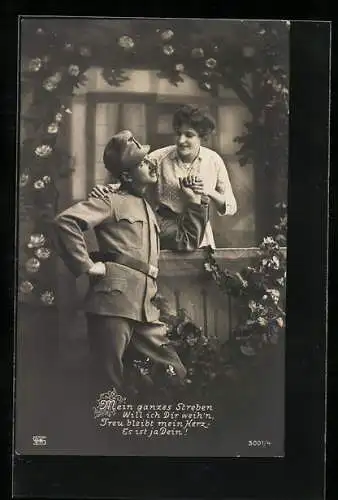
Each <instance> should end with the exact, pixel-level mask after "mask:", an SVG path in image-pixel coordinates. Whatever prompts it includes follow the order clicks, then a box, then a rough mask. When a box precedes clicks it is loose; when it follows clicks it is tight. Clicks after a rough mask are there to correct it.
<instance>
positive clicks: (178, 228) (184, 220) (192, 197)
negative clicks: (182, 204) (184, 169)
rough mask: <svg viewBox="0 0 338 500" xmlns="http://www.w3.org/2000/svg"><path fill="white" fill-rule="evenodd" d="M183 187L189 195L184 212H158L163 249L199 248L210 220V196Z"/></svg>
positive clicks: (188, 249) (189, 249) (185, 249)
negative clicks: (197, 193)
mask: <svg viewBox="0 0 338 500" xmlns="http://www.w3.org/2000/svg"><path fill="white" fill-rule="evenodd" d="M181 189H182V190H183V191H184V192H185V194H186V196H187V204H186V208H185V210H184V212H183V213H182V214H175V213H173V212H170V211H168V212H167V214H165V215H164V214H163V213H162V214H161V212H159V213H157V219H158V223H159V226H160V230H161V231H160V242H161V248H162V249H163V250H176V251H194V250H196V249H197V248H199V246H200V244H201V242H202V239H203V236H204V233H205V228H206V225H207V222H208V220H209V198H208V197H207V196H200V195H196V194H195V193H194V192H193V191H192V190H191V189H189V188H187V187H184V186H183V185H182V183H181Z"/></svg>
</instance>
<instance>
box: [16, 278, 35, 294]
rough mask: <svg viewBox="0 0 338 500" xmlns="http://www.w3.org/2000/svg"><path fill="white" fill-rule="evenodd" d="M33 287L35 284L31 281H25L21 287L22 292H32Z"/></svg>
mask: <svg viewBox="0 0 338 500" xmlns="http://www.w3.org/2000/svg"><path fill="white" fill-rule="evenodd" d="M33 289H34V286H33V285H32V283H31V282H30V281H23V282H22V283H21V285H20V287H19V290H20V292H21V293H25V294H28V293H31V292H32V291H33Z"/></svg>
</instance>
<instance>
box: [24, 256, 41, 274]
mask: <svg viewBox="0 0 338 500" xmlns="http://www.w3.org/2000/svg"><path fill="white" fill-rule="evenodd" d="M25 267H26V270H27V271H28V272H29V273H37V272H38V270H39V269H40V261H39V260H38V259H36V258H35V257H32V258H30V259H28V260H27V262H26V265H25Z"/></svg>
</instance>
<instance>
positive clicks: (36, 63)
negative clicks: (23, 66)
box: [28, 57, 42, 72]
mask: <svg viewBox="0 0 338 500" xmlns="http://www.w3.org/2000/svg"><path fill="white" fill-rule="evenodd" d="M41 66H42V61H41V59H40V58H39V57H36V58H35V59H32V60H31V61H30V63H29V66H28V69H29V71H32V72H37V71H39V70H40V69H41Z"/></svg>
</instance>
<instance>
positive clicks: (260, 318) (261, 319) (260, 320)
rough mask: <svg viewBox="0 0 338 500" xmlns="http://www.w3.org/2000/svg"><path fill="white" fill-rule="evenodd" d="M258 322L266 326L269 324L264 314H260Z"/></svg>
mask: <svg viewBox="0 0 338 500" xmlns="http://www.w3.org/2000/svg"><path fill="white" fill-rule="evenodd" d="M257 323H258V324H259V325H260V326H266V325H267V324H268V322H267V320H266V319H265V318H263V317H262V316H260V317H259V318H257Z"/></svg>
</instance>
